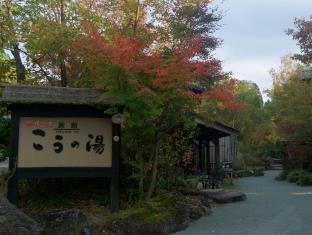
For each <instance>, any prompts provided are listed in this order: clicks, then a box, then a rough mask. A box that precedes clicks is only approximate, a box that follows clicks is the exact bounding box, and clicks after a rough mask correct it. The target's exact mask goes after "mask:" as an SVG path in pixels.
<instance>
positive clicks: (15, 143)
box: [8, 104, 120, 211]
mask: <svg viewBox="0 0 312 235" xmlns="http://www.w3.org/2000/svg"><path fill="white" fill-rule="evenodd" d="M11 117H12V134H11V138H12V139H11V157H10V171H11V177H10V180H9V185H8V199H9V200H10V201H11V202H13V203H16V200H17V180H18V179H22V178H62V177H109V178H111V209H112V211H117V210H118V177H119V172H118V162H119V151H120V125H118V124H114V123H113V122H112V118H111V117H110V116H105V115H104V114H103V111H102V112H100V111H99V110H97V109H95V108H92V107H88V106H74V105H35V104H31V105H27V104H13V105H11Z"/></svg>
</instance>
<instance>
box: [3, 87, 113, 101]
mask: <svg viewBox="0 0 312 235" xmlns="http://www.w3.org/2000/svg"><path fill="white" fill-rule="evenodd" d="M102 94H103V90H96V89H86V88H69V87H51V86H30V85H1V86H0V103H11V104H12V103H19V104H68V105H92V104H102V105H109V104H112V103H114V102H112V101H108V100H106V101H105V100H104V99H103V98H102V97H101V96H102Z"/></svg>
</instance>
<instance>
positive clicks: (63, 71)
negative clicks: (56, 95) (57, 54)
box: [60, 58, 67, 87]
mask: <svg viewBox="0 0 312 235" xmlns="http://www.w3.org/2000/svg"><path fill="white" fill-rule="evenodd" d="M60 69H61V85H62V87H66V86H67V73H66V66H65V61H64V59H63V58H62V59H61V64H60Z"/></svg>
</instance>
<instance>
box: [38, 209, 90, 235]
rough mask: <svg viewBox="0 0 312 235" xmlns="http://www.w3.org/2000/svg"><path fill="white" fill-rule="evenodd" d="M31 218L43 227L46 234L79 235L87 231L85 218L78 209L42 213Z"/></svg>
mask: <svg viewBox="0 0 312 235" xmlns="http://www.w3.org/2000/svg"><path fill="white" fill-rule="evenodd" d="M32 218H34V219H35V220H36V221H38V222H39V223H40V224H41V226H42V227H44V229H45V231H46V234H57V235H81V234H83V232H84V231H85V232H87V231H88V230H89V229H88V226H87V220H86V217H85V216H84V215H83V214H82V213H81V212H80V210H78V209H67V210H61V209H58V210H50V211H43V212H40V213H36V214H33V215H32Z"/></svg>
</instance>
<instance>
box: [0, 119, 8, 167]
mask: <svg viewBox="0 0 312 235" xmlns="http://www.w3.org/2000/svg"><path fill="white" fill-rule="evenodd" d="M9 136H10V121H9V120H6V119H3V118H1V119H0V162H1V161H4V160H5V159H6V158H7V157H8V155H9V152H8V145H9Z"/></svg>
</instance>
